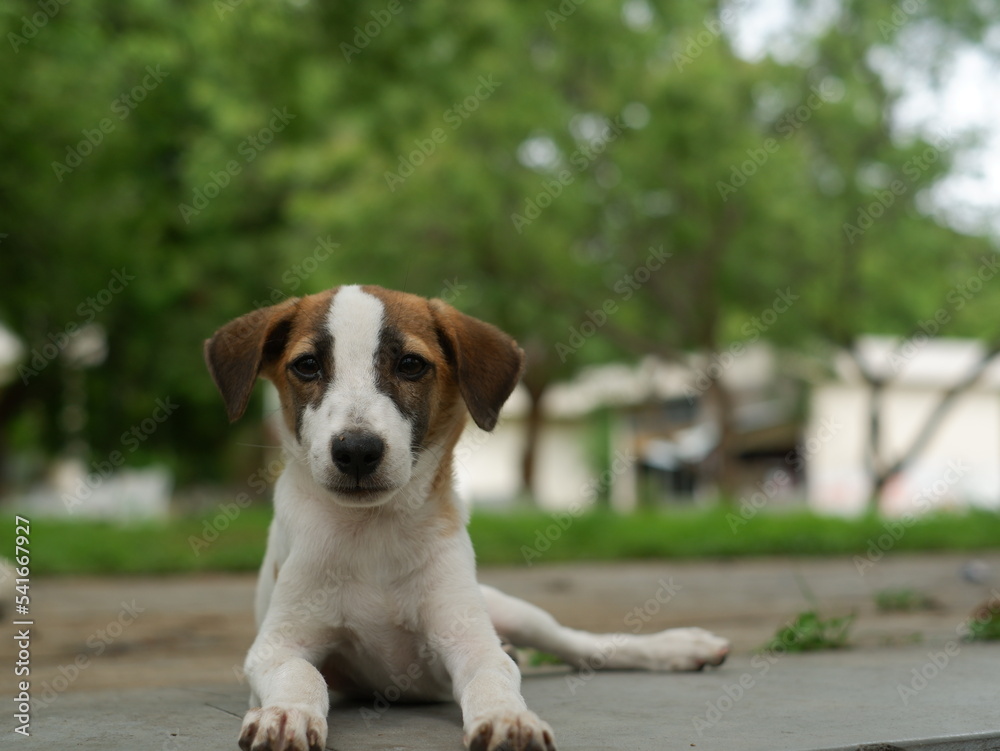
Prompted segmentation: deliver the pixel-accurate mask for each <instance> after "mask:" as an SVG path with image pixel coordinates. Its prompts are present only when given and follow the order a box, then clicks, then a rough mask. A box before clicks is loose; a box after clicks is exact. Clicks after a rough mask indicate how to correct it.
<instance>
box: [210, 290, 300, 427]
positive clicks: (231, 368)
mask: <svg viewBox="0 0 1000 751" xmlns="http://www.w3.org/2000/svg"><path fill="white" fill-rule="evenodd" d="M296 302H297V298H293V299H291V300H286V301H285V302H282V303H279V304H278V305H272V306H271V307H268V308H259V309H257V310H253V311H251V312H249V313H247V314H246V315H243V316H240V317H239V318H237V319H235V320H233V321H230V322H229V323H227V324H226V325H225V326H223V327H222V328H220V329H219V330H218V331H216V332H215V334H214V335H213V336H212V338H211V339H209V340H207V341H206V342H205V349H204V354H205V364H206V365H208V372H209V373H210V374H211V376H212V380H213V381H215V385H216V387H218V389H219V393H221V394H222V399H223V401H224V402H225V404H226V414H227V415H228V416H229V421H230V422H235V421H236V420H238V419H239V418H240V417H241V416H242V415H243V413H244V412H245V411H246V408H247V403H248V402H249V401H250V394H251V393H253V387H254V383H255V382H256V381H257V376H258V375H259V373H260V371H261V368H262V367H263V366H264V365H266V364H267V363H269V362H273V361H275V360H277V359H278V358H279V357H281V354H282V353H283V352H284V349H285V346H286V344H287V342H288V337H289V334H290V333H291V328H292V320H293V319H294V317H295V310H296Z"/></svg>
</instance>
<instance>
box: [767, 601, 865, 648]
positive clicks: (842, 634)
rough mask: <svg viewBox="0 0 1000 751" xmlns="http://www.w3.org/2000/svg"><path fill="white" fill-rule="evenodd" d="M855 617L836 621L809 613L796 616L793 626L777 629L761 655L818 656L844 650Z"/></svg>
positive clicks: (841, 618) (845, 616)
mask: <svg viewBox="0 0 1000 751" xmlns="http://www.w3.org/2000/svg"><path fill="white" fill-rule="evenodd" d="M854 618H855V616H854V615H853V614H852V615H842V616H838V617H836V618H820V617H819V615H818V614H817V613H816V612H815V611H812V610H808V611H805V612H803V613H799V614H798V616H797V617H796V618H795V620H794V621H793V622H792V623H789V624H788V625H786V626H784V627H782V628H780V629H778V633H776V634H775V635H774V638H773V639H771V641H769V642H768V643H767V644H765V645H764V646H763V647H761V649H760V651H761V652H765V653H768V652H770V653H780V652H818V651H820V650H824V649H843V648H844V647H846V646H847V640H848V631H849V630H850V628H851V624H852V623H854Z"/></svg>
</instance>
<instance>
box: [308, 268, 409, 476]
mask: <svg viewBox="0 0 1000 751" xmlns="http://www.w3.org/2000/svg"><path fill="white" fill-rule="evenodd" d="M384 317H385V307H384V306H383V305H382V301H381V300H379V299H378V298H377V297H375V296H373V295H370V294H368V293H367V292H364V291H362V289H361V288H360V287H358V286H356V285H352V286H348V287H342V288H341V289H340V290H339V291H338V292H337V293H336V294H335V295H334V296H333V301H332V302H331V303H330V311H329V313H328V314H327V317H326V328H327V331H328V332H329V334H330V336H331V337H332V339H333V382H332V383H331V384H329V386H328V387H327V391H326V393H325V394H324V395H323V398H322V400H321V401H320V403H319V404H318V405H315V406H313V405H309V406H307V407H306V408H305V411H304V412H303V415H302V443H303V447H304V448H305V449H306V452H307V455H308V461H309V465H310V470H311V472H312V473H313V477H314V478H315V479H316V481H317V482H319V483H321V484H323V483H325V482H326V480H328V479H329V478H331V477H335V476H336V475H337V474H338V472H337V470H336V468H335V467H334V465H333V462H332V460H331V451H330V446H331V442H332V441H333V439H334V436H337V435H339V434H341V433H343V432H344V431H347V430H361V431H364V432H366V433H370V434H372V435H375V436H378V437H379V438H381V439H382V442H383V444H384V445H385V454H384V456H383V458H382V462H381V464H380V465H379V467H378V469H377V470H376V471H375V473H374V478H375V480H376V482H378V483H379V484H381V485H383V486H384V487H389V488H399V487H402V486H403V485H404V484H406V483H407V482H408V481H409V479H410V475H411V471H412V456H411V450H410V442H411V433H412V430H413V426H412V425H411V424H410V421H409V420H407V419H406V417H404V416H403V414H402V413H401V412H400V411H399V409H398V408H397V407H396V404H395V403H394V402H393V401H392V399H391V398H389V396H388V395H387V394H385V393H383V392H381V391H379V388H378V362H377V361H378V355H379V344H380V339H381V334H382V324H383V319H384Z"/></svg>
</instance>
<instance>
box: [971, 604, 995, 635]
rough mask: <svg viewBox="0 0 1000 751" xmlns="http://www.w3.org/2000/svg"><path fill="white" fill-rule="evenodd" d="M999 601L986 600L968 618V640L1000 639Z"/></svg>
mask: <svg viewBox="0 0 1000 751" xmlns="http://www.w3.org/2000/svg"><path fill="white" fill-rule="evenodd" d="M998 616H1000V603H998V602H997V601H996V600H987V601H986V602H984V603H983V604H982V605H980V606H979V607H978V608H976V612H975V613H973V615H972V617H971V618H970V619H969V622H968V624H967V625H968V628H969V641H998V640H1000V617H998Z"/></svg>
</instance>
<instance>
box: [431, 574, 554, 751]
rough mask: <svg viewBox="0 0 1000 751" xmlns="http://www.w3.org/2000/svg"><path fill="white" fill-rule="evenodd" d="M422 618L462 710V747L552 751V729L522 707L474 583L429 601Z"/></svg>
mask: <svg viewBox="0 0 1000 751" xmlns="http://www.w3.org/2000/svg"><path fill="white" fill-rule="evenodd" d="M439 594H441V593H439ZM427 618H428V624H429V626H430V634H429V636H430V640H431V644H432V646H433V647H434V648H435V650H436V651H437V652H438V653H439V654H440V655H441V656H442V657H443V659H444V664H445V667H446V668H447V669H448V673H449V675H450V676H451V680H452V686H453V690H454V694H455V699H456V701H458V703H459V704H460V705H461V707H462V721H463V726H464V730H465V745H466V746H467V747H468V748H469V749H471V751H493V750H494V749H498V748H503V749H509V751H555V742H554V741H553V738H552V728H551V727H549V725H548V724H547V723H545V722H543V721H542V720H541V719H540V718H539V717H538V715H536V714H535V713H534V712H532V711H531V710H529V709H528V707H527V705H526V704H525V702H524V698H523V697H522V696H521V674H520V672H519V671H518V668H517V665H515V664H514V661H513V660H511V659H510V657H508V656H507V654H506V653H505V652H504V651H503V649H502V648H501V646H500V639H499V637H498V636H497V633H496V630H495V629H494V628H493V624H492V623H491V622H490V619H489V616H488V614H487V612H486V605H485V602H484V601H483V599H482V596H481V595H480V594H479V590H478V588H477V587H476V586H475V583H474V582H473V583H472V585H471V586H469V587H462V588H461V591H460V592H459V591H456V590H454V589H452V590H450V591H449V592H448V593H447V596H438V597H432V598H431V602H430V607H429V609H428V612H427Z"/></svg>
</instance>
